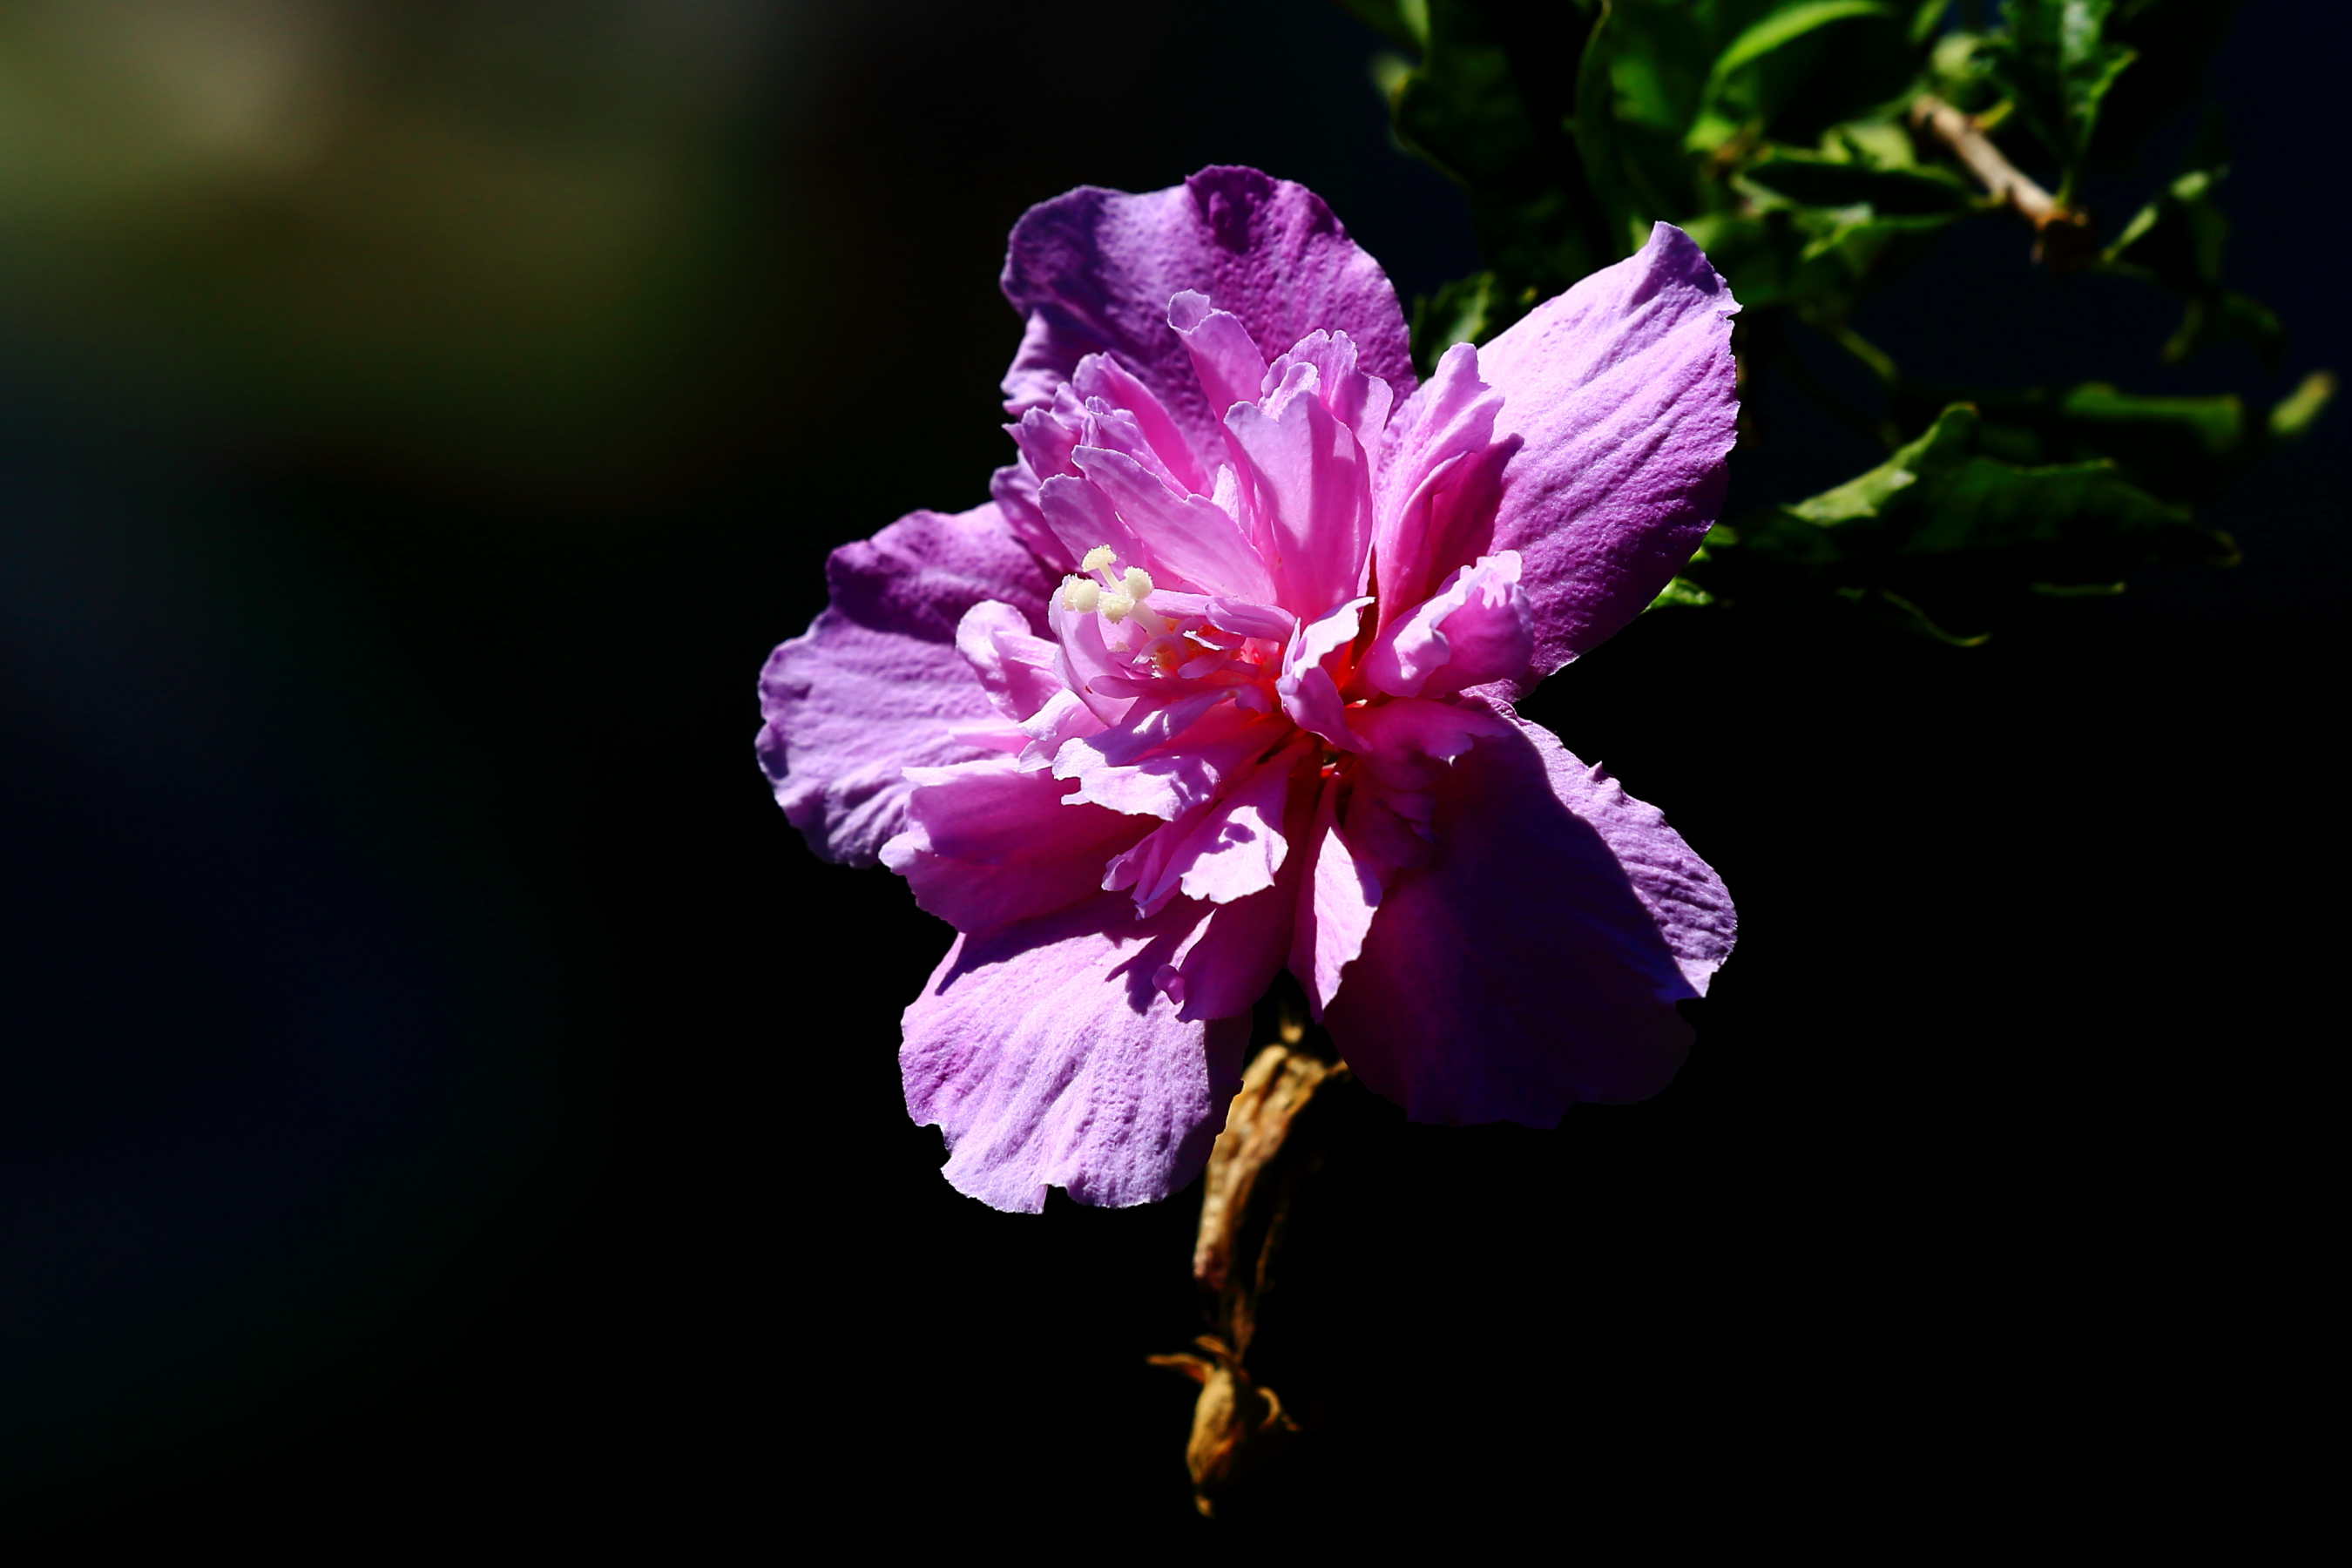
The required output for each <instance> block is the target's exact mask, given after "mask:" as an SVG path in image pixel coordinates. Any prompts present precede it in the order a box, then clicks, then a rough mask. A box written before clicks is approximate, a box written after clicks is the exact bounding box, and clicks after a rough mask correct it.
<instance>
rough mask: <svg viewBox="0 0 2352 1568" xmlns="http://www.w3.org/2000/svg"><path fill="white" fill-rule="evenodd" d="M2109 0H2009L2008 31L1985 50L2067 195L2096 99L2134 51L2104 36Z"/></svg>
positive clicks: (2094, 121)
mask: <svg viewBox="0 0 2352 1568" xmlns="http://www.w3.org/2000/svg"><path fill="white" fill-rule="evenodd" d="M2113 9H2114V5H2113V0H2009V10H2008V22H2009V26H2008V29H2007V32H2006V33H2005V34H2001V35H1996V36H1995V37H1994V38H1993V39H1992V40H1990V42H1992V43H1993V44H1994V46H1995V47H1994V48H1993V49H1992V51H1991V52H1990V55H1989V57H1988V58H1989V62H1990V64H1991V66H1992V68H1993V71H1994V74H1995V75H1996V76H1997V77H1998V78H1999V79H2000V81H2001V83H2002V85H2003V86H2005V87H2006V88H2007V89H2009V91H2010V93H2011V97H2012V100H2013V101H2014V102H2015V103H2016V105H2017V112H2018V115H2019V117H2020V119H2021V120H2022V121H2024V123H2025V125H2026V128H2027V129H2028V130H2030V131H2032V132H2033V134H2034V135H2035V136H2036V137H2037V138H2039V139H2040V141H2041V142H2042V144H2043V145H2044V146H2045V147H2047V148H2048V149H2049V150H2050V152H2051V153H2052V154H2053V156H2054V157H2056V159H2057V160H2058V163H2059V167H2060V168H2061V169H2062V170H2063V174H2064V178H2063V181H2062V182H2061V184H2060V186H2059V189H2058V191H2057V196H2058V199H2059V200H2060V201H2061V202H2071V201H2072V199H2073V196H2074V182H2075V180H2076V178H2077V176H2078V175H2079V174H2081V172H2082V165H2083V161H2084V155H2085V154H2086V153H2088V152H2089V150H2090V145H2091V137H2092V134H2093V133H2094V132H2095V131H2096V129H2097V127H2098V120H2099V106H2100V103H2101V102H2102V100H2105V97H2106V96H2107V91H2108V89H2111V88H2112V87H2114V86H2115V84H2116V78H2117V77H2119V76H2121V75H2122V74H2123V71H2124V68H2125V67H2126V66H2128V65H2130V64H2131V63H2132V60H2133V59H2134V58H2135V56H2134V55H2133V53H2132V51H2131V49H2130V48H2128V47H2126V46H2125V45H2122V44H2117V43H2112V42H2109V41H2108V40H2107V38H2106V37H2105V32H2106V25H2107V16H2108V13H2109V12H2110V11H2112V10H2113Z"/></svg>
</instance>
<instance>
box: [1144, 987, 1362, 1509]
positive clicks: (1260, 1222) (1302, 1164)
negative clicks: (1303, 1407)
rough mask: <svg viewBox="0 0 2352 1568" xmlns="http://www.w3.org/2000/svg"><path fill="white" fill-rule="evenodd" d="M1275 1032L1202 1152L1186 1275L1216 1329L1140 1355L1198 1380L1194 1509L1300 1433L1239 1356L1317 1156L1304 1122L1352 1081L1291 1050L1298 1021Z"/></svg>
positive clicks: (1260, 1474)
mask: <svg viewBox="0 0 2352 1568" xmlns="http://www.w3.org/2000/svg"><path fill="white" fill-rule="evenodd" d="M1282 1033H1283V1038H1282V1041H1281V1043H1279V1044H1276V1045H1270V1046H1267V1047H1265V1048H1264V1049H1263V1050H1261V1051H1260V1052H1259V1053H1258V1054H1257V1057H1256V1059H1255V1060H1254V1061H1252V1062H1251V1063H1250V1065H1249V1069H1248V1071H1247V1072H1245V1073H1244V1075H1243V1077H1242V1087H1241V1092H1240V1093H1238V1094H1236V1095H1234V1101H1233V1106H1232V1108H1231V1109H1230V1110H1228V1111H1227V1112H1226V1114H1225V1130H1224V1131H1223V1132H1221V1133H1219V1134H1218V1135H1217V1142H1216V1146H1215V1148H1214V1150H1213V1152H1211V1153H1210V1155H1209V1170H1208V1179H1207V1182H1206V1183H1205V1184H1204V1186H1205V1190H1204V1191H1203V1193H1202V1199H1201V1228H1200V1233H1199V1242H1198V1245H1197V1247H1196V1248H1195V1250H1194V1252H1193V1255H1192V1275H1193V1278H1194V1279H1198V1280H1199V1281H1200V1283H1201V1287H1202V1289H1203V1290H1205V1291H1207V1292H1209V1293H1210V1294H1211V1295H1212V1296H1213V1299H1214V1301H1215V1306H1214V1309H1213V1310H1214V1314H1215V1319H1216V1328H1217V1331H1216V1332H1215V1333H1213V1334H1204V1335H1202V1337H1201V1338H1200V1339H1199V1340H1197V1341H1195V1342H1194V1343H1195V1344H1196V1345H1197V1346H1198V1347H1199V1348H1200V1350H1202V1352H1206V1353H1205V1354H1203V1355H1195V1354H1192V1353H1191V1352H1183V1353H1180V1354H1176V1355H1166V1356H1153V1357H1152V1358H1151V1363H1152V1364H1153V1365H1155V1366H1164V1367H1168V1368H1170V1369H1171V1370H1172V1371H1176V1372H1180V1373H1183V1374H1184V1375H1185V1376H1187V1377H1190V1378H1192V1380H1193V1381H1194V1382H1196V1383H1198V1384H1201V1394H1200V1398H1199V1400H1198V1402H1197V1403H1196V1404H1195V1405H1194V1406H1193V1414H1192V1440H1191V1442H1190V1443H1189V1444H1188V1445H1187V1446H1186V1447H1185V1461H1186V1463H1187V1465H1188V1466H1189V1467H1190V1468H1191V1470H1192V1495H1193V1500H1194V1501H1195V1502H1196V1503H1197V1504H1198V1505H1199V1507H1200V1510H1201V1511H1202V1513H1204V1514H1213V1513H1214V1512H1215V1510H1216V1507H1217V1504H1218V1503H1219V1502H1220V1501H1221V1500H1224V1499H1226V1498H1228V1497H1230V1496H1232V1495H1233V1494H1234V1493H1235V1492H1236V1491H1238V1490H1246V1489H1251V1488H1255V1487H1261V1486H1263V1485H1264V1484H1265V1478H1266V1477H1267V1476H1269V1475H1271V1474H1273V1473H1274V1472H1276V1470H1278V1469H1279V1468H1280V1467H1281V1465H1282V1462H1283V1460H1284V1458H1285V1457H1286V1455H1287V1454H1288V1452H1289V1451H1290V1449H1291V1447H1292V1446H1293V1445H1294V1443H1295V1441H1296V1439H1297V1437H1298V1436H1299V1430H1300V1429H1299V1424H1298V1423H1297V1421H1296V1420H1295V1419H1293V1418H1292V1416H1291V1415H1290V1414H1289V1413H1288V1412H1287V1411H1286V1410H1285V1409H1284V1408H1283V1404H1282V1400H1281V1397H1280V1396H1279V1395H1277V1394H1276V1393H1275V1391H1274V1390H1273V1389H1271V1388H1268V1387H1266V1386H1265V1384H1262V1383H1259V1382H1257V1381H1256V1380H1255V1378H1253V1377H1252V1375H1251V1374H1250V1373H1249V1371H1248V1369H1247V1367H1246V1366H1245V1365H1244V1358H1245V1357H1246V1356H1247V1355H1248V1354H1249V1349H1250V1342H1251V1340H1252V1339H1253V1338H1254V1337H1255V1333H1256V1329H1257V1309H1258V1301H1259V1298H1260V1297H1261V1296H1263V1295H1264V1294H1265V1289H1266V1286H1267V1283H1268V1280H1269V1277H1270V1275H1271V1272H1272V1269H1273V1265H1274V1261H1275V1259H1276V1256H1277V1255H1278V1254H1279V1253H1280V1252H1281V1250H1282V1243H1283V1239H1284V1237H1285V1236H1286V1233H1287V1231H1288V1228H1289V1221H1290V1209H1291V1205H1292V1203H1293V1202H1294V1200H1295V1199H1296V1198H1297V1196H1298V1194H1299V1191H1300V1188H1301V1187H1302V1185H1303V1184H1305V1183H1306V1182H1307V1180H1308V1179H1309V1178H1310V1177H1312V1176H1313V1175H1314V1173H1316V1172H1317V1171H1318V1169H1319V1168H1320V1167H1321V1165H1322V1163H1323V1155H1324V1144H1325V1142H1326V1141H1327V1139H1328V1136H1329V1129H1328V1126H1324V1127H1321V1128H1319V1129H1318V1128H1317V1127H1315V1126H1313V1125H1310V1124H1312V1123H1315V1122H1317V1121H1318V1120H1328V1118H1325V1117H1324V1116H1323V1113H1324V1112H1325V1111H1326V1110H1328V1096H1329V1095H1330V1094H1331V1092H1332V1091H1333V1090H1338V1089H1345V1088H1346V1087H1347V1086H1349V1085H1350V1084H1352V1083H1353V1081H1354V1075H1353V1074H1351V1073H1350V1072H1349V1070H1348V1068H1347V1067H1346V1066H1345V1065H1344V1064H1340V1063H1336V1062H1327V1061H1325V1060H1323V1059H1322V1058H1319V1057H1318V1056H1316V1055H1315V1054H1314V1053H1313V1052H1312V1051H1309V1050H1306V1049H1303V1048H1301V1046H1300V1041H1301V1038H1302V1036H1303V1033H1304V1031H1303V1028H1302V1027H1301V1026H1300V1025H1299V1024H1297V1023H1295V1022H1294V1023H1287V1024H1286V1025H1285V1026H1284V1028H1283V1031H1282ZM1310 1107H1313V1108H1314V1113H1313V1114H1309V1108H1310ZM1294 1133H1297V1134H1299V1136H1297V1137H1294V1136H1293V1135H1294Z"/></svg>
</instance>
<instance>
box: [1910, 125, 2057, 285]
mask: <svg viewBox="0 0 2352 1568" xmlns="http://www.w3.org/2000/svg"><path fill="white" fill-rule="evenodd" d="M1911 123H1912V125H1913V126H1914V127H1916V128H1917V129H1919V130H1922V131H1926V132H1929V133H1930V134H1932V135H1933V136H1934V137H1935V138H1936V140H1937V141H1938V142H1942V143H1943V144H1944V145H1945V146H1946V147H1948V148H1949V149H1951V153H1952V156H1954V157H1955V158H1958V160H1959V161H1960V162H1961V163H1963V164H1965V165H1967V167H1968V171H1969V174H1974V175H1975V176H1976V177H1977V183H1978V184H1980V185H1982V186H1983V187H1984V188H1985V194H1986V195H1990V196H1991V197H1992V198H1993V199H1994V200H1995V201H1998V202H2001V203H2003V204H2005V205H2008V206H2009V207H2010V208H2011V209H2012V210H2013V211H2015V212H2016V213H2017V215H2018V216H2020V217H2022V218H2023V219H2025V221H2026V222H2028V223H2030V224H2032V226H2033V232H2034V235H2035V239H2034V245H2033V254H2034V257H2035V258H2036V259H2038V260H2042V261H2045V262H2047V263H2049V265H2050V267H2051V268H2053V270H2055V271H2062V272H2064V271H2072V270H2073V269H2074V268H2078V267H2081V266H2084V265H2085V264H2086V263H2088V262H2089V261H2090V259H2091V258H2092V257H2093V256H2095V255H2096V254H2097V251H2098V244H2097V240H2096V238H2095V236H2094V235H2093V233H2092V231H2091V220H2090V216H2089V215H2088V214H2086V213H2084V212H2082V211H2080V210H2078V209H2076V208H2074V207H2070V206H2068V205H2066V204H2065V203H2063V202H2062V201H2060V200H2059V199H2058V198H2057V197H2055V196H2053V195H2051V194H2050V193H2049V192H2048V191H2045V190H2043V189H2042V187H2041V186H2040V185H2039V184H2035V183H2034V182H2033V180H2032V177H2031V176H2029V175H2028V174H2026V173H2025V172H2024V171H2023V170H2021V169H2020V168H2019V167H2018V166H2017V165H2016V164H2014V163H2011V162H2010V161H2009V159H2008V158H2007V157H2006V156H2004V155H2003V154H2002V153H2001V150H2000V148H1998V147H1996V146H1994V145H1993V144H1992V140H1991V138H1990V137H1988V136H1987V135H1986V134H1985V133H1984V132H1983V130H1982V129H1981V128H1980V127H1979V125H1978V124H1977V122H1976V121H1975V120H1973V119H1972V118H1970V117H1969V116H1968V115H1966V114H1963V113H1961V112H1960V111H1959V110H1957V109H1954V108H1953V107H1952V106H1951V105H1950V104H1948V103H1946V102H1945V101H1944V100H1942V99H1940V98H1937V96H1936V95H1935V94H1933V93H1929V92H1923V93H1921V94H1920V95H1919V96H1918V97H1917V98H1916V99H1915V100H1913V101H1912V104H1911Z"/></svg>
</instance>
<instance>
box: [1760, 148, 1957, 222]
mask: <svg viewBox="0 0 2352 1568" xmlns="http://www.w3.org/2000/svg"><path fill="white" fill-rule="evenodd" d="M1740 178H1742V179H1743V180H1746V181H1748V182H1749V183H1750V184H1759V185H1763V186H1765V187H1767V188H1768V189H1769V190H1771V191H1772V192H1774V193H1776V194H1778V195H1780V196H1782V197H1784V198H1786V199H1787V200H1788V201H1790V202H1792V203H1795V204H1797V205H1801V206H1820V207H1848V206H1859V205H1867V206H1869V207H1870V208H1871V209H1872V210H1873V211H1874V212H1875V213H1879V214H1882V215H1885V216H1927V215H1942V216H1954V217H1957V216H1960V215H1962V214H1965V213H1968V212H1970V211H1973V210H1974V209H1975V207H1976V205H1977V198H1976V195H1975V193H1974V192H1972V191H1971V190H1970V189H1969V185H1968V184H1967V182H1965V181H1963V180H1962V179H1960V178H1959V177H1958V175H1956V174H1950V173H1948V172H1947V171H1945V170H1943V169H1937V168H1919V169H1885V168H1874V167H1872V166H1871V165H1869V164H1867V163H1854V162H1851V161H1848V160H1842V159H1832V158H1825V157H1822V156H1820V155H1819V154H1816V153H1795V152H1790V151H1788V150H1786V149H1780V150H1778V151H1775V152H1774V153H1771V155H1770V156H1769V157H1767V158H1765V159H1763V160H1761V161H1760V162H1758V163H1750V164H1749V165H1748V167H1747V169H1746V170H1745V171H1743V172H1742V174H1741V175H1740Z"/></svg>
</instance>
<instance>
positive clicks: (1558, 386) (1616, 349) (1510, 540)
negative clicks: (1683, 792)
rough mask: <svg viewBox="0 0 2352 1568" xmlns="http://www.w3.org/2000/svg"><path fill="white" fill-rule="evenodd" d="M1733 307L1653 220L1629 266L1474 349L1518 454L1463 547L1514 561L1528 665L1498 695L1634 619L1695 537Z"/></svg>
mask: <svg viewBox="0 0 2352 1568" xmlns="http://www.w3.org/2000/svg"><path fill="white" fill-rule="evenodd" d="M1737 309H1738V306H1737V305H1735V304H1734V303H1733V302H1732V298H1731V291H1730V289H1728V288H1727V287H1726V286H1725V284H1724V281H1723V279H1721V278H1720V277H1719V276H1717V273H1716V270H1715V268H1713V267H1711V266H1709V265H1708V264H1707V259H1706V256H1704V255H1703V254H1701V253H1700V251H1699V248H1698V247H1697V246H1696V245H1695V244H1693V243H1692V242H1691V237H1690V236H1688V235H1686V234H1685V233H1684V232H1683V231H1682V230H1680V229H1678V228H1675V226H1672V225H1671V224H1663V223H1662V224H1659V225H1658V226H1656V227H1654V229H1652V230H1651V233H1650V243H1649V244H1648V245H1646V246H1644V247H1643V248H1642V251H1641V253H1640V254H1639V255H1636V256H1633V257H1629V258H1626V259H1625V260H1623V261H1621V262H1619V263H1617V265H1615V266H1614V267H1609V268H1602V269H1601V271H1599V272H1595V273H1593V274H1592V275H1591V277H1589V278H1586V279H1583V280H1582V281H1581V282H1580V283H1578V284H1577V285H1576V286H1575V287H1574V288H1572V289H1569V290H1568V292H1566V293H1565V294H1561V295H1559V296H1558V297H1556V298H1554V299H1551V300H1546V301H1545V302H1544V303H1543V304H1541V305H1539V306H1538V307H1537V308H1536V309H1535V310H1534V311H1533V312H1532V313H1531V314H1529V315H1528V317H1527V318H1526V319H1524V320H1522V321H1519V322H1518V323H1517V325H1515V326H1513V327H1512V328H1511V329H1510V330H1509V331H1506V332H1504V333H1503V335H1502V336H1500V337H1498V338H1496V340H1495V341H1494V342H1491V343H1488V344H1487V345H1486V347H1485V348H1483V349H1481V350H1479V351H1478V360H1477V363H1478V368H1479V370H1480V371H1481V372H1482V373H1483V374H1485V376H1486V380H1487V381H1488V382H1489V383H1491V384H1493V385H1494V387H1495V388H1496V390H1497V391H1499V392H1501V393H1502V395H1503V409H1502V415H1501V416H1500V418H1499V419H1498V420H1497V421H1496V426H1495V430H1496V436H1497V437H1500V438H1508V437H1513V436H1517V437H1519V439H1520V442H1521V445H1520V447H1519V449H1518V451H1517V454H1516V455H1515V456H1513V457H1512V458H1511V459H1510V462H1509V465H1508V467H1507V468H1505V469H1504V471H1503V492H1502V500H1501V504H1500V507H1499V509H1498V510H1497V512H1496V520H1495V530H1494V537H1493V540H1492V542H1491V543H1490V544H1486V545H1483V546H1479V547H1478V548H1479V549H1481V550H1482V551H1500V550H1517V552H1519V553H1520V555H1521V556H1522V557H1523V558H1524V559H1525V563H1526V575H1525V579H1524V580H1525V582H1526V584H1527V589H1528V597H1529V598H1530V599H1531V600H1533V601H1534V604H1535V609H1536V620H1535V656H1534V658H1532V659H1530V660H1529V661H1528V667H1527V669H1526V670H1525V671H1524V672H1523V673H1522V674H1521V675H1520V676H1519V677H1518V679H1517V680H1515V681H1513V682H1511V683H1510V684H1509V686H1508V687H1507V690H1508V691H1510V692H1512V693H1517V692H1520V691H1525V690H1526V689H1528V688H1529V687H1531V686H1533V685H1534V684H1535V683H1536V682H1537V681H1538V680H1541V679H1543V678H1544V677H1545V676H1547V675H1549V674H1550V673H1551V672H1552V671H1553V670H1555V669H1558V668H1559V667H1560V666H1561V665H1563V664H1566V663H1567V662H1568V661H1569V660H1570V659H1572V658H1576V657H1577V656H1578V655H1580V654H1581V653H1584V652H1585V651H1586V650H1588V649H1590V648H1591V647H1593V646H1595V645H1596V644H1598V643H1600V642H1601V640H1602V639H1604V638H1606V637H1609V635H1610V634H1611V633H1612V632H1615V631H1616V630H1617V629H1618V628H1620V627H1621V626H1624V625H1625V624H1626V623H1627V622H1628V621H1631V620H1632V619H1633V617H1634V616H1638V615H1640V614H1641V613H1642V611H1643V608H1645V607H1646V606H1647V605H1649V603H1650V601H1651V600H1652V599H1654V598H1655V597H1656V596H1657V595H1658V591H1659V590H1660V589H1661V588H1664V586H1665V585H1666V584H1667V583H1668V582H1669V581H1670V580H1672V578H1673V577H1674V574H1675V572H1677V571H1678V570H1680V569H1681V567H1682V564H1683V563H1684V562H1685V561H1687V560H1689V559H1690V554H1691V552H1692V551H1694V550H1696V549H1697V548H1698V542H1699V541H1700V540H1701V539H1702V538H1704V537H1706V531H1707V528H1708V526H1709V525H1710V524H1712V523H1713V522H1714V521H1715V514H1716V511H1717V508H1718V507H1720V506H1721V505H1722V502H1723V489H1724V482H1725V470H1724V459H1725V458H1727V457H1728V456H1730V453H1731V446H1732V440H1733V434H1734V432H1733V420H1734V417H1735V416H1736V415H1737V413H1738V396H1737V395H1736V393H1735V392H1734V389H1733V385H1732V358H1731V315H1732V312H1733V311H1734V310H1737ZM1460 564H1462V562H1460V561H1444V560H1440V561H1433V569H1434V570H1435V571H1437V572H1438V573H1439V574H1444V573H1445V572H1449V571H1451V570H1453V568H1454V567H1455V566H1457V565H1460Z"/></svg>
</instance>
